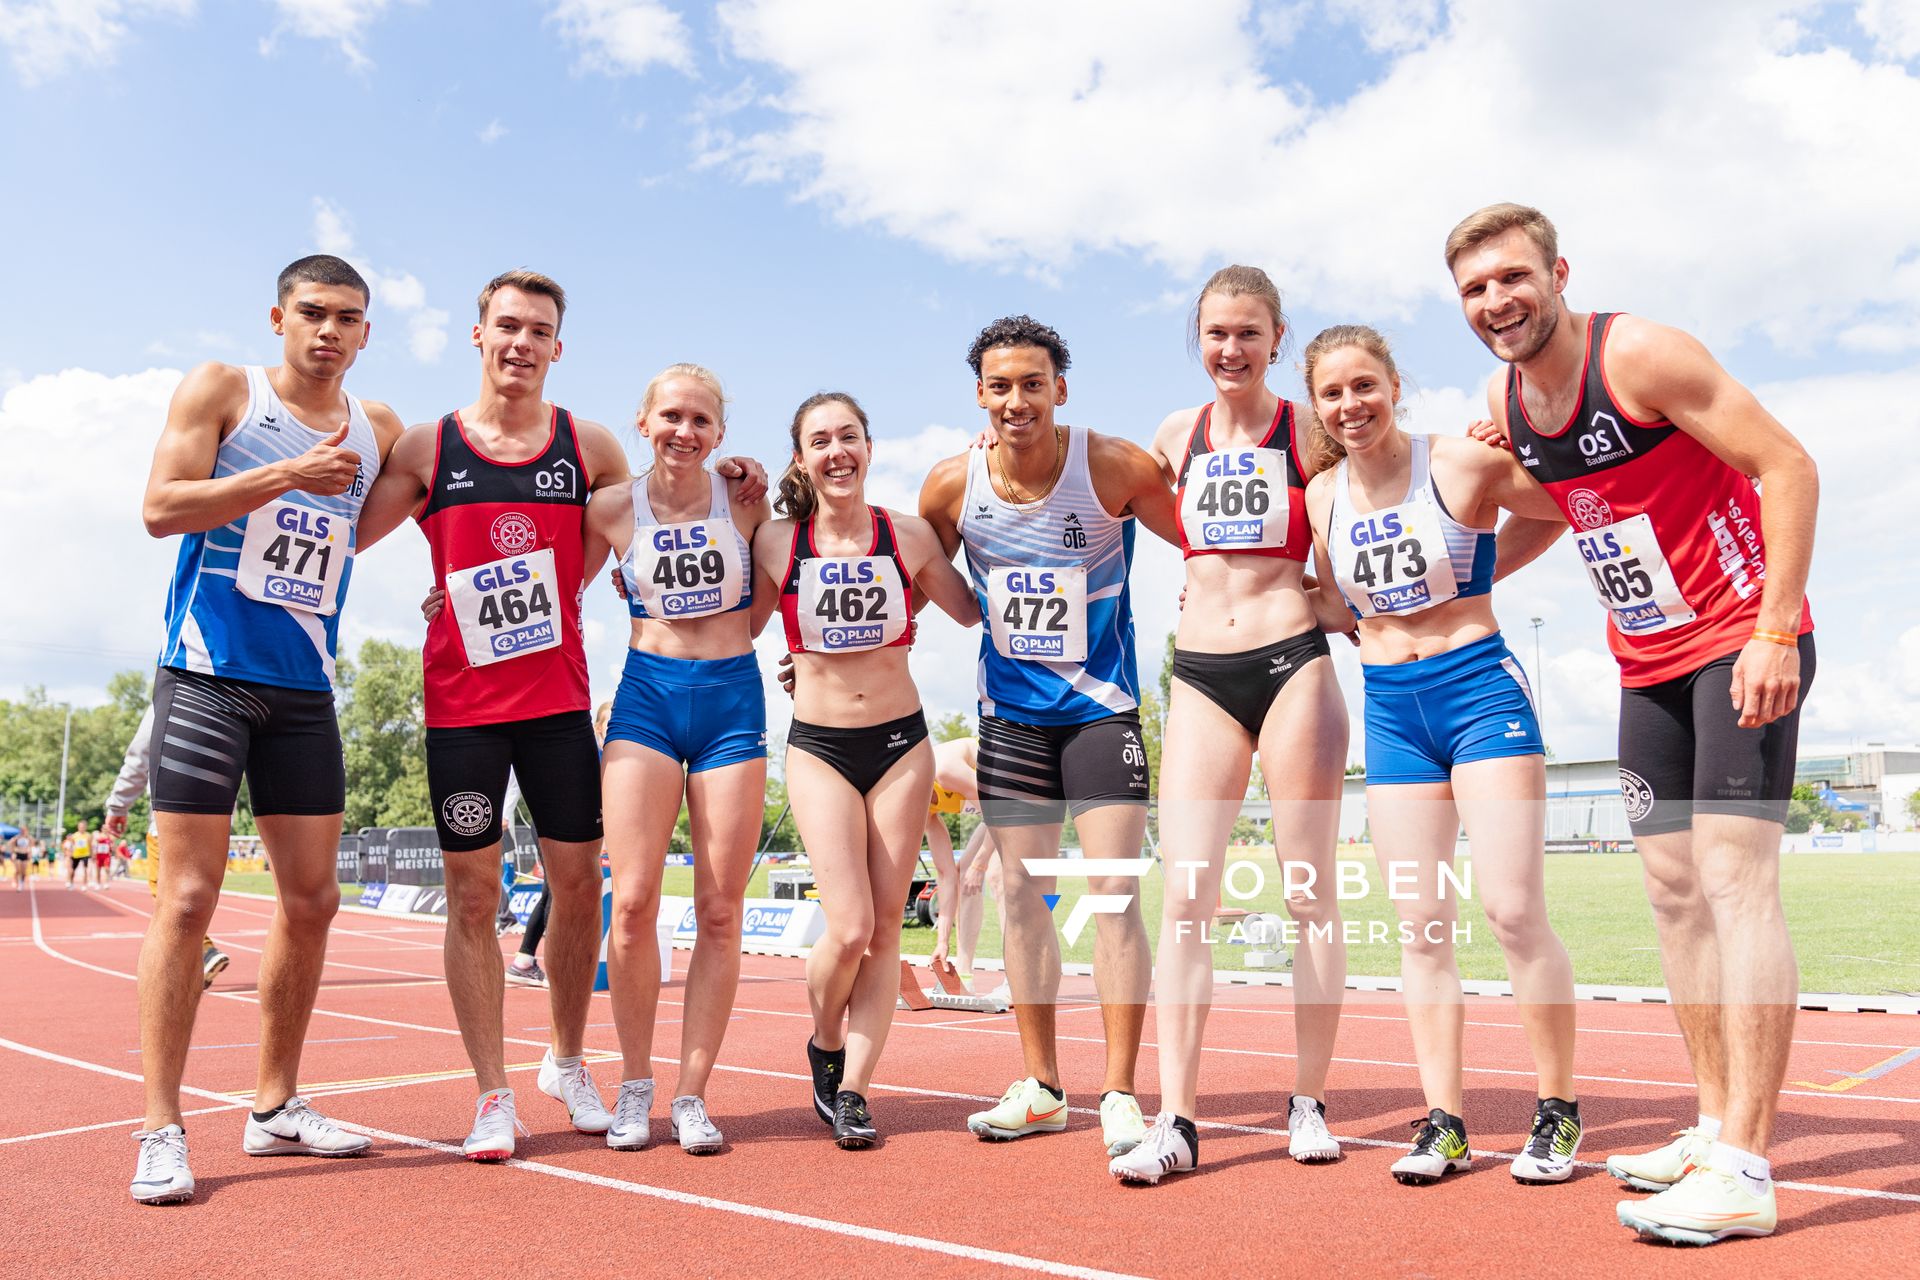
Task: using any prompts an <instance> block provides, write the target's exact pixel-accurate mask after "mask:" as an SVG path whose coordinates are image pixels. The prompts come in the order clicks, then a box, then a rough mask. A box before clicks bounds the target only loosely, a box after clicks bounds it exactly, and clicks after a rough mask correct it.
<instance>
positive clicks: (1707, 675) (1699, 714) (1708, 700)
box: [1620, 632, 1815, 836]
mask: <svg viewBox="0 0 1920 1280" xmlns="http://www.w3.org/2000/svg"><path fill="white" fill-rule="evenodd" d="M1737 657H1739V654H1737V653H1730V654H1728V655H1727V656H1726V657H1724V658H1716V659H1715V660H1713V661H1712V662H1709V663H1708V664H1707V665H1706V666H1704V667H1702V668H1700V669H1699V670H1698V671H1695V672H1694V673H1693V674H1691V675H1685V676H1677V677H1675V678H1674V679H1672V680H1666V681H1662V682H1661V683H1659V684H1655V685H1648V686H1647V687H1646V688H1644V689H1622V690H1621V691H1620V792H1621V794H1622V795H1623V796H1625V797H1626V801H1627V823H1628V825H1629V826H1631V827H1632V828H1633V833H1634V834H1635V835H1637V836H1653V835H1665V834H1667V833H1669V832H1673V831H1686V830H1689V829H1691V828H1692V826H1693V815H1694V814H1696V813H1724V814H1732V815H1734V816H1736V817H1743V818H1760V819H1763V820H1764V821H1767V822H1778V823H1783V824H1784V823H1785V822H1786V820H1787V800H1788V799H1789V797H1790V796H1791V795H1792V793H1793V764H1794V755H1795V750H1796V748H1797V747H1798V745H1799V739H1800V708H1801V707H1802V706H1805V705H1806V700H1807V690H1808V689H1810V688H1812V687H1813V671H1814V665H1815V662H1814V651H1813V633H1812V632H1808V633H1807V634H1805V635H1803V636H1801V637H1800V699H1799V701H1798V702H1797V703H1795V704H1794V708H1793V710H1792V711H1790V712H1788V713H1787V714H1786V715H1784V716H1781V717H1780V718H1779V719H1778V720H1775V721H1774V722H1773V723H1772V724H1769V725H1763V726H1761V727H1760V728H1758V729H1742V728H1741V727H1740V724H1739V720H1740V716H1739V713H1738V712H1736V711H1735V710H1734V709H1733V698H1732V696H1731V694H1730V693H1729V690H1730V689H1731V688H1732V683H1733V663H1734V659H1735V658H1737Z"/></svg>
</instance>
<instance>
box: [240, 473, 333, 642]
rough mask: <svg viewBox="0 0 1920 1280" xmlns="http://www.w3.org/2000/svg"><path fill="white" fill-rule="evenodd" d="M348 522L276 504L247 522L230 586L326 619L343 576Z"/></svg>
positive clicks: (278, 501)
mask: <svg viewBox="0 0 1920 1280" xmlns="http://www.w3.org/2000/svg"><path fill="white" fill-rule="evenodd" d="M349 528H350V525H349V522H348V521H347V520H346V518H345V517H343V516H337V515H334V514H332V513H330V512H326V511H320V510H317V509H315V508H313V507H303V506H301V505H300V504H299V503H295V502H288V501H286V500H284V499H276V500H274V501H273V502H269V503H267V504H266V505H265V506H263V507H260V508H258V509H257V510H255V511H254V512H253V513H252V514H251V515H249V516H248V517H247V531H246V535H245V537H243V538H242V539H241V542H240V563H239V565H238V567H237V569H236V570H235V574H234V578H235V582H236V583H237V585H238V586H239V588H240V593H241V594H242V595H244V596H247V597H249V598H250V599H254V600H260V601H263V602H265V603H267V604H277V605H283V606H285V607H286V608H288V609H299V610H301V611H302V612H305V613H318V614H330V613H332V612H333V611H334V608H335V605H334V599H335V597H336V596H337V595H338V594H339V591H340V579H341V578H342V577H343V576H344V575H345V572H346V566H347V557H348V555H349V554H351V553H350V552H349V551H348V549H347V544H348V537H347V535H348V530H349Z"/></svg>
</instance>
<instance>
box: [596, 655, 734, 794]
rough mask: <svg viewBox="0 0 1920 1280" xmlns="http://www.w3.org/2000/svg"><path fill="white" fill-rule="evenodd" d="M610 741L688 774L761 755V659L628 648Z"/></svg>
mask: <svg viewBox="0 0 1920 1280" xmlns="http://www.w3.org/2000/svg"><path fill="white" fill-rule="evenodd" d="M607 741H608V742H637V743H639V744H640V745H641V746H643V747H648V748H650V749H652V750H654V751H658V752H659V753H660V754H661V755H663V756H666V757H667V758H668V759H670V760H678V761H679V762H680V763H681V764H683V765H685V766H686V767H687V772H688V773H699V772H701V771H702V770H705V769H718V768H720V767H722V766H723V765H729V764H739V763H740V762H741V761H742V760H764V759H766V756H767V695H766V692H765V690H764V689H763V688H762V687H761V684H760V664H759V663H758V662H756V661H755V660H754V656H753V655H752V654H751V653H743V654H740V655H738V656H737V657H732V658H710V659H709V658H663V657H661V656H660V655H659V654H657V653H643V652H642V651H640V650H638V649H629V650H627V666H626V670H625V671H624V672H622V673H621V676H620V689H619V691H618V692H617V693H615V694H614V695H613V715H612V716H611V717H610V718H609V719H608V721H607Z"/></svg>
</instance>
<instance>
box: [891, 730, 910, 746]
mask: <svg viewBox="0 0 1920 1280" xmlns="http://www.w3.org/2000/svg"><path fill="white" fill-rule="evenodd" d="M906 745H907V735H906V734H904V733H896V734H893V735H891V736H890V737H888V739H887V746H888V747H889V748H893V747H904V746H906Z"/></svg>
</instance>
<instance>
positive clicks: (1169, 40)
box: [697, 0, 1920, 348]
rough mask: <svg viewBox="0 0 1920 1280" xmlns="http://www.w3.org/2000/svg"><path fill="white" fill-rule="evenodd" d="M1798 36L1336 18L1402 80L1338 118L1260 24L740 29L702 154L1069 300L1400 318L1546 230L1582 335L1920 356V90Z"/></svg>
mask: <svg viewBox="0 0 1920 1280" xmlns="http://www.w3.org/2000/svg"><path fill="white" fill-rule="evenodd" d="M1804 9H1805V5H1804V4H1803V3H1800V0H1774V2H1773V3H1770V4H1760V3H1751V2H1750V0H1711V2H1708V0H1702V2H1700V3H1695V4H1689V5H1680V6H1673V5H1652V4H1648V5H1624V6H1623V5H1612V6H1605V7H1594V6H1573V5H1532V6H1516V5H1512V4H1506V3H1500V2H1499V0H1456V3H1453V4H1451V5H1449V6H1447V8H1446V11H1445V13H1444V15H1442V14H1441V13H1440V12H1439V10H1438V7H1437V6H1436V5H1433V4H1423V3H1412V4H1393V5H1389V6H1386V7H1384V8H1382V7H1378V6H1367V7H1365V9H1364V10H1362V9H1361V8H1360V7H1358V6H1354V5H1342V6H1339V7H1338V8H1337V13H1338V14H1344V13H1348V12H1353V13H1361V12H1364V13H1365V14H1366V15H1367V16H1366V20H1365V21H1364V22H1363V23H1362V27H1363V34H1364V35H1365V37H1366V38H1367V39H1368V40H1369V41H1371V42H1372V43H1373V44H1375V45H1376V46H1377V47H1379V48H1382V49H1391V50H1395V51H1397V52H1395V53H1394V54H1393V55H1392V56H1390V57H1389V58H1387V59H1386V60H1385V62H1384V64H1383V66H1382V67H1381V69H1380V70H1379V71H1378V72H1377V73H1376V72H1371V71H1370V72H1369V73H1368V74H1367V75H1366V77H1365V78H1364V80H1361V79H1358V78H1357V80H1356V85H1355V88H1354V91H1353V92H1352V94H1351V96H1349V97H1347V98H1346V99H1345V100H1344V101H1339V102H1333V103H1329V104H1326V105H1318V104H1316V103H1314V102H1313V101H1311V100H1310V99H1308V98H1307V97H1305V96H1304V91H1303V90H1297V89H1294V88H1292V87H1289V85H1288V83H1287V78H1288V67H1287V63H1288V62H1289V61H1290V60H1302V59H1307V58H1311V57H1313V56H1315V54H1314V51H1313V50H1312V49H1309V48H1306V47H1303V46H1302V44H1301V43H1300V42H1298V41H1296V42H1294V43H1293V44H1291V45H1288V46H1286V47H1285V48H1283V49H1280V50H1278V51H1276V50H1275V49H1273V48H1272V46H1271V44H1263V43H1262V41H1261V39H1260V38H1259V31H1258V28H1259V26H1260V23H1261V22H1262V21H1263V20H1265V15H1266V14H1267V12H1268V11H1266V10H1261V11H1259V13H1258V14H1256V15H1250V13H1249V10H1248V7H1247V6H1246V5H1245V4H1244V3H1237V2H1234V0H1214V2H1212V3H1196V4H1192V5H1186V6H1181V7H1180V9H1179V11H1178V12H1177V13H1176V12H1175V11H1173V10H1170V9H1168V8H1167V7H1166V6H1163V5H1158V4H1149V3H1145V2H1144V0H1141V2H1139V3H1111V2H1096V0H1080V2H1078V3H1071V2H1065V0H1063V2H1062V3H1056V4H1051V5H1046V6H1042V7H1040V8H1037V9H1034V10H1032V11H1031V12H1026V13H1023V15H1022V22H1023V28H1022V30H1023V36H1024V38H1023V39H1021V40H1019V41H1009V40H1008V39H1006V37H1005V33H1004V31H1003V30H1002V28H1001V27H1000V26H999V25H997V24H995V23H992V22H989V21H986V20H983V19H982V18H981V17H980V15H979V13H978V11H977V9H976V8H974V7H973V6H971V5H969V4H965V3H961V2H960V0H948V2H945V3H936V2H934V0H926V2H924V3H917V4H907V5H903V4H896V3H891V2H890V0H868V2H867V3H861V4H849V5H847V6H844V7H843V9H842V10H841V16H840V20H838V21H835V22H831V23H828V22H822V21H820V20H819V16H818V11H817V8H816V6H814V5H812V4H810V3H807V2H806V0H730V2H729V3H726V4H723V5H722V6H721V7H720V10H719V14H720V18H721V26H722V29H723V31H724V34H725V37H726V40H727V42H728V45H729V46H730V49H731V51H732V52H733V53H734V54H736V55H737V56H738V57H740V58H742V59H745V60H747V61H749V62H752V63H758V64H761V67H760V68H756V69H754V72H753V74H754V75H755V76H756V77H758V78H759V79H761V80H763V81H768V80H770V87H768V86H767V85H765V84H762V85H761V86H760V87H759V88H757V89H753V90H752V91H751V92H749V93H746V94H743V95H741V97H742V98H743V99H744V101H740V102H739V103H738V104H737V105H738V106H739V107H740V108H742V109H741V110H737V111H735V112H734V113H733V114H728V113H727V112H726V110H725V107H724V106H723V105H710V106H709V107H708V108H707V109H706V110H705V111H704V112H703V113H702V114H703V116H704V121H703V123H704V125H705V128H704V130H703V132H702V133H701V135H700V136H699V138H698V142H697V145H698V146H699V147H700V149H701V154H702V157H703V160H704V162H705V163H708V164H712V165H719V166H724V167H726V168H728V169H729V170H731V171H732V172H734V173H736V174H737V175H739V176H740V177H741V178H743V179H744V180H748V181H775V182H779V183H781V184H782V185H784V186H786V187H788V188H790V189H791V190H793V191H794V192H795V193H796V194H797V195H798V196H799V197H800V198H801V199H804V200H807V201H811V202H814V203H816V204H817V205H819V206H820V207H822V208H823V209H825V210H827V211H828V212H829V213H830V214H831V215H832V216H834V217H835V218H837V219H839V220H841V221H843V222H847V223H851V224H858V225H871V226H876V227H878V228H880V229H882V230H885V231H887V232H889V233H891V234H894V235H897V236H901V237H904V238H908V239H911V240H914V241H917V242H919V243H921V244H924V245H927V246H930V247H931V248H933V249H935V250H937V251H939V252H941V253H944V254H947V255H949V256H952V257H954V258H958V259H963V260H966V261H970V262H982V263H991V264H996V265H1003V266H1006V267H1011V268H1014V269H1018V270H1025V271H1030V272H1035V273H1037V274H1039V275H1042V276H1047V275H1050V274H1053V273H1057V272H1059V271H1060V270H1061V269H1062V268H1064V267H1065V266H1067V265H1069V264H1071V263H1072V262H1073V261H1075V260H1076V259H1079V258H1082V257H1086V256H1088V255H1092V254H1098V253H1102V252H1115V253H1121V254H1127V255H1131V256H1135V257H1144V258H1146V259H1149V260H1151V261H1153V262H1156V263H1158V264H1160V265H1161V266H1163V267H1165V268H1166V269H1167V270H1169V271H1170V272H1172V273H1174V274H1175V275H1177V276H1180V277H1183V278H1184V277H1190V276H1195V275H1198V274H1200V273H1201V272H1202V271H1203V270H1204V269H1205V268H1206V267H1207V266H1209V265H1211V264H1214V263H1217V262H1218V261H1220V260H1222V259H1228V258H1231V259H1236V260H1243V261H1254V262H1258V263H1261V264H1262V265H1264V266H1266V267H1267V269H1268V270H1269V271H1270V272H1271V273H1273V274H1274V275H1275V276H1276V278H1277V279H1279V280H1280V281H1282V283H1283V284H1284V285H1285V286H1286V287H1287V288H1288V289H1289V291H1290V293H1292V295H1293V296H1296V297H1299V298H1301V299H1303V300H1305V301H1307V302H1309V303H1310V304H1311V305H1313V306H1315V307H1317V308H1320V309H1336V310H1348V309H1351V308H1352V307H1353V306H1354V300H1356V299H1359V300H1362V303H1361V305H1362V306H1363V307H1364V310H1365V311H1366V312H1367V313H1369V314H1371V315H1373V316H1376V317H1383V318H1384V317H1392V316H1405V315H1408V314H1411V312H1412V310H1413V309H1414V308H1415V307H1416V306H1418V305H1419V304H1421V303H1422V302H1424V301H1429V300H1432V299H1435V298H1442V299H1444V298H1449V297H1450V296H1451V290H1450V281H1449V280H1448V278H1447V275H1446V272H1445V269H1444V267H1443V265H1442V264H1441V262H1440V245H1441V242H1442V240H1443V238H1444V236H1445V233H1446V231H1447V229H1448V228H1449V227H1450V226H1451V225H1452V224H1453V223H1454V222H1455V221H1456V220H1457V219H1458V218H1459V217H1461V216H1462V215H1464V214H1465V213H1467V212H1468V211H1470V210H1472V209H1474V208H1476V207H1479V206H1480V205H1483V204H1485V203H1487V202H1489V201H1491V200H1496V199H1521V200H1527V201H1530V202H1532V203H1536V204H1538V205H1540V206H1541V207H1542V208H1544V209H1546V210H1547V211H1548V212H1549V213H1550V214H1551V215H1553V216H1554V217H1556V219H1557V220H1558V221H1559V223H1560V227H1561V231H1562V243H1563V245H1564V246H1565V248H1566V250H1567V252H1568V254H1569V257H1570V260H1571V261H1572V262H1573V264H1574V276H1573V282H1572V296H1573V298H1574V300H1575V301H1576V302H1578V303H1580V304H1582V305H1592V304H1594V303H1597V302H1605V303H1607V304H1609V305H1614V306H1625V307H1631V308H1633V309H1636V310H1640V311H1644V312H1647V313H1650V314H1658V315H1661V316H1662V317H1664V318H1667V319H1670V320H1671V321H1673V322H1675V323H1680V324H1683V325H1685V326H1687V327H1689V328H1693V329H1696V330H1698V331H1700V332H1701V333H1702V334H1703V335H1704V336H1706V337H1707V338H1708V339H1709V340H1710V341H1714V342H1719V343H1725V342H1727V341H1728V340H1730V339H1731V338H1733V337H1734V336H1736V335H1739V334H1741V333H1743V332H1746V331H1750V330H1759V331H1761V332H1763V333H1764V334H1765V335H1767V336H1768V337H1770V338H1771V339H1772V340H1774V341H1775V342H1777V343H1779V344H1781V345H1784V346H1790V347H1796V348H1799V347H1804V346H1807V345H1809V344H1811V343H1816V342H1819V341H1821V340H1823V339H1824V337H1825V336H1826V335H1827V334H1829V333H1831V332H1833V331H1834V330H1836V329H1838V328H1843V327H1845V326H1847V325H1849V324H1853V323H1859V322H1861V321H1863V320H1867V319H1871V320H1873V321H1875V322H1876V323H1879V324H1882V325H1885V326H1888V328H1887V329H1885V330H1884V331H1881V340H1883V341H1885V340H1887V339H1886V335H1887V334H1901V335H1906V334H1909V328H1908V326H1913V329H1912V330H1911V332H1912V334H1914V335H1917V336H1920V281H1916V280H1915V279H1913V278H1912V275H1911V274H1909V275H1902V274H1900V273H1898V272H1895V271H1893V270H1891V268H1892V267H1893V266H1894V265H1895V264H1897V263H1900V262H1902V261H1905V260H1908V259H1911V258H1913V257H1914V256H1915V255H1916V254H1920V167H1916V166H1913V165H1908V164H1898V163H1892V162H1890V160H1889V157H1893V156H1898V155H1904V154H1907V153H1908V152H1909V151H1910V150H1911V147H1912V135H1913V124H1914V121H1915V120H1916V119H1920V76H1916V75H1915V74H1911V73H1910V72H1909V71H1908V70H1907V69H1906V68H1904V67H1902V66H1899V65H1893V64H1887V63H1881V64H1878V65H1866V64H1863V63H1861V62H1860V61H1859V60H1857V59H1856V58H1854V57H1853V56H1852V55H1851V54H1849V53H1847V52H1845V51H1843V50H1840V49H1835V48H1812V49H1809V48H1808V47H1807V44H1808V43H1809V40H1808V37H1807V34H1806V32H1805V31H1804V30H1802V29H1800V28H1799V27H1797V26H1795V25H1794V23H1793V22H1792V21H1791V20H1792V19H1794V18H1795V17H1796V16H1798V15H1800V14H1801V13H1802V12H1803V10H1804ZM1269 25H1271V23H1269ZM1889 29H1891V28H1889ZM1568 50H1578V51H1579V56H1578V57H1577V58H1570V57H1569V56H1568V52H1567V51H1568ZM749 122H750V123H749ZM1678 139H1685V145H1676V140H1678ZM1029 141H1030V142H1031V144H1032V145H1031V146H1026V145H1025V144H1026V143H1027V142H1029ZM1600 192H1606V193H1612V195H1611V196H1601V195H1599V194H1598V193H1600ZM1655 193H1658V194H1655ZM1789 193H1790V194H1789ZM1613 196H1618V197H1620V198H1612V197H1613ZM1902 340H1904V338H1903V339H1902Z"/></svg>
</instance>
